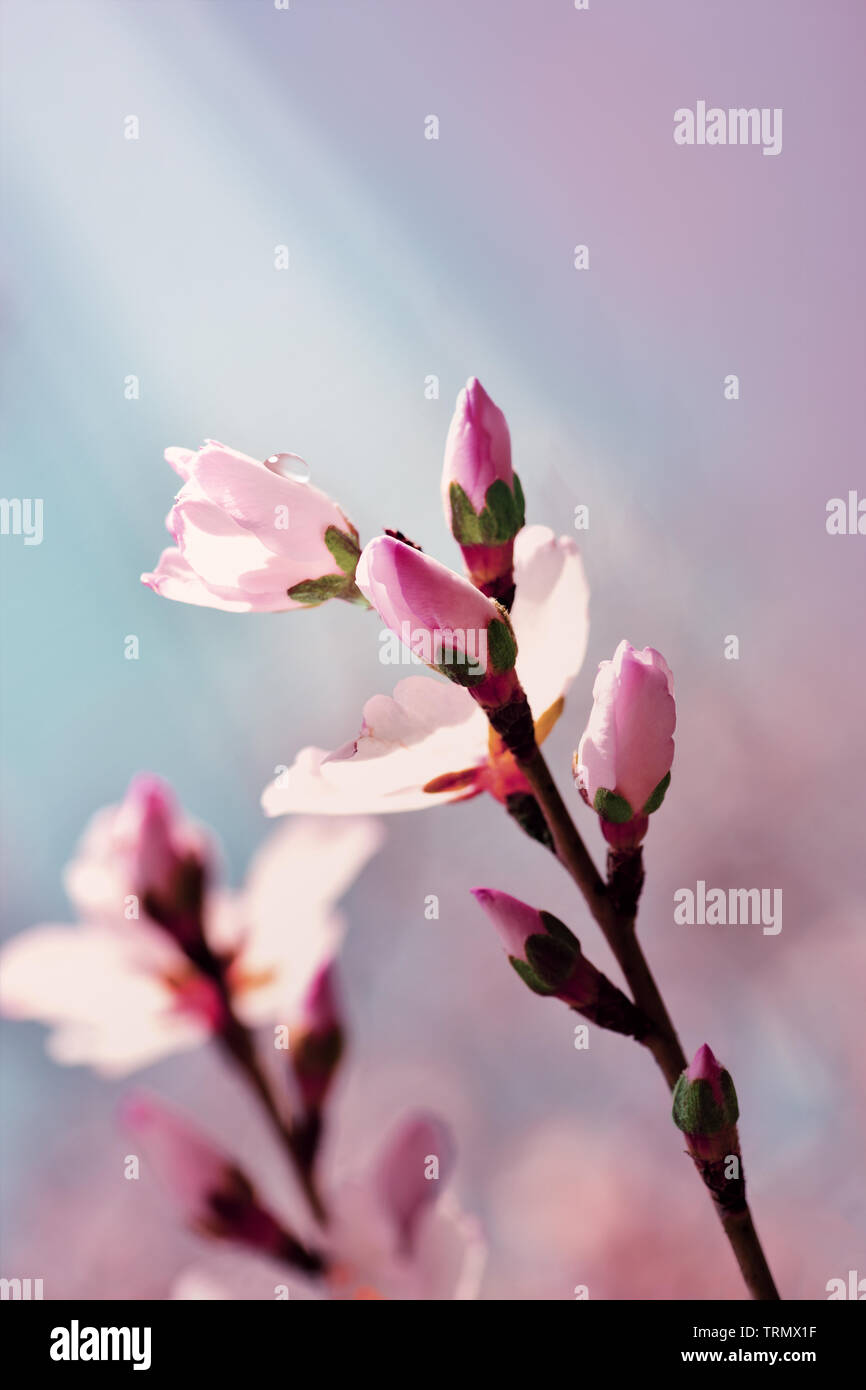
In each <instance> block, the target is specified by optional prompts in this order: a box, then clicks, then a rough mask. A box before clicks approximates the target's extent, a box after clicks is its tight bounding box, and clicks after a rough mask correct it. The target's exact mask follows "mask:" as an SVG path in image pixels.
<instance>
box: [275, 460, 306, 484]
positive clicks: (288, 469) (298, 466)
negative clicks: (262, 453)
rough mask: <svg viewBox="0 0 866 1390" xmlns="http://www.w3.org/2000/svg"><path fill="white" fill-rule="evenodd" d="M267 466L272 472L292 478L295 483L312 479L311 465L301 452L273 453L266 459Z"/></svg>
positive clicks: (282, 476)
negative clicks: (302, 456)
mask: <svg viewBox="0 0 866 1390" xmlns="http://www.w3.org/2000/svg"><path fill="white" fill-rule="evenodd" d="M265 467H266V468H269V469H270V470H271V472H272V473H279V475H280V477H281V478H291V479H292V481H293V482H295V483H308V482H309V481H310V465H309V464H308V463H307V462H305V460H304V459H302V458H301V456H300V454H271V456H270V457H269V458H266V459H265Z"/></svg>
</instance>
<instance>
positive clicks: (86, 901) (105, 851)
mask: <svg viewBox="0 0 866 1390" xmlns="http://www.w3.org/2000/svg"><path fill="white" fill-rule="evenodd" d="M214 862H215V849H214V846H213V844H212V842H211V840H210V838H209V837H208V835H207V832H206V831H205V830H204V829H203V827H201V826H199V825H197V824H195V822H193V821H191V820H190V819H189V818H188V817H187V816H185V815H184V814H183V812H182V811H181V809H180V808H179V807H178V805H177V802H176V800H175V797H174V793H173V792H172V790H171V788H170V787H169V786H168V785H167V783H165V782H163V781H162V780H161V779H160V778H158V777H153V776H150V775H142V776H139V777H135V778H133V780H132V782H131V783H130V786H129V790H128V791H127V793H126V796H125V797H124V799H123V801H122V802H121V803H120V805H118V806H106V807H105V808H104V809H103V810H101V811H98V812H97V813H96V815H95V816H93V817H92V819H91V821H90V823H89V825H88V826H87V828H86V830H85V832H84V835H83V836H82V838H81V841H80V843H79V846H78V849H77V851H76V854H75V857H74V859H73V860H72V861H71V863H70V864H69V865H68V866H67V868H66V871H65V873H64V885H65V888H66V891H67V893H68V895H69V897H70V899H71V901H72V902H73V903H74V905H75V907H76V909H77V910H78V913H79V914H80V916H82V917H86V918H87V919H88V920H91V921H104V922H109V923H111V922H113V923H116V924H117V923H123V922H124V921H125V920H127V919H128V917H129V916H130V913H131V912H135V913H136V914H138V913H139V911H141V912H150V913H156V914H158V915H159V917H160V920H163V919H164V918H166V917H171V918H173V919H181V918H183V917H189V916H190V915H192V914H194V913H195V912H196V911H197V909H198V908H199V906H200V901H199V900H200V898H201V894H202V891H203V888H204V884H205V881H206V880H207V878H208V877H209V876H210V874H211V873H212V870H213V868H214ZM178 925H179V928H180V929H181V930H182V928H183V925H184V924H183V922H180V921H179V922H178Z"/></svg>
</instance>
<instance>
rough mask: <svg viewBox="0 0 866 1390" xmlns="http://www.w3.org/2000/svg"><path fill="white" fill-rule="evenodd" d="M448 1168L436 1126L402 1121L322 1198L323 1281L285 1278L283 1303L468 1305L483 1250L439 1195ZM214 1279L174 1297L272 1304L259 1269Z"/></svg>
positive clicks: (195, 1282)
mask: <svg viewBox="0 0 866 1390" xmlns="http://www.w3.org/2000/svg"><path fill="white" fill-rule="evenodd" d="M453 1164H454V1145H453V1140H452V1138H451V1135H450V1132H449V1131H448V1129H447V1128H446V1127H445V1126H444V1125H443V1124H442V1123H441V1121H439V1120H437V1119H436V1118H435V1117H433V1116H428V1115H423V1114H418V1115H414V1116H409V1117H407V1118H406V1119H405V1120H404V1121H402V1122H401V1123H400V1124H399V1125H398V1126H397V1128H396V1129H395V1130H394V1131H393V1132H392V1134H391V1135H390V1136H389V1137H388V1139H387V1140H386V1141H385V1145H384V1147H383V1149H382V1150H381V1152H380V1154H379V1155H378V1157H377V1158H376V1159H375V1160H374V1162H373V1164H372V1165H370V1166H369V1167H366V1168H363V1169H362V1170H361V1172H360V1173H358V1174H357V1175H356V1176H353V1177H350V1178H348V1179H347V1180H343V1181H341V1182H338V1183H337V1184H336V1185H335V1186H334V1188H333V1190H332V1191H331V1192H329V1193H328V1195H327V1198H326V1201H327V1206H328V1210H329V1220H328V1224H327V1227H326V1229H325V1232H324V1236H323V1237H322V1239H323V1242H324V1243H323V1247H322V1254H323V1258H324V1262H325V1266H326V1270H325V1274H324V1277H323V1278H320V1279H316V1280H310V1279H303V1278H300V1277H297V1276H295V1277H294V1278H291V1277H290V1279H289V1281H288V1288H289V1291H290V1292H289V1296H290V1298H291V1299H292V1300H295V1299H297V1300H302V1299H322V1298H327V1299H332V1300H338V1301H345V1300H354V1301H358V1300H360V1301H370V1300H379V1299H388V1300H390V1299H398V1300H412V1301H415V1300H421V1299H430V1300H434V1301H443V1300H467V1299H475V1298H477V1297H478V1291H479V1287H480V1283H481V1278H482V1275H483V1273H484V1266H485V1260H486V1253H487V1252H486V1247H485V1243H484V1239H483V1237H482V1234H481V1231H480V1228H479V1225H478V1223H477V1221H475V1220H474V1218H472V1217H470V1216H467V1215H466V1214H465V1213H464V1212H463V1211H462V1210H461V1209H460V1207H459V1206H458V1204H457V1202H456V1201H455V1199H454V1198H453V1197H452V1195H451V1193H450V1192H447V1191H443V1189H444V1188H445V1187H446V1185H447V1183H448V1181H449V1177H450V1175H451V1170H452V1168H453ZM221 1276H222V1277H221V1282H220V1283H217V1282H216V1281H215V1279H214V1277H213V1276H212V1275H211V1274H210V1272H209V1271H208V1270H197V1271H195V1277H194V1278H190V1279H189V1280H186V1279H185V1280H184V1281H183V1283H182V1284H181V1285H180V1287H178V1288H177V1289H176V1291H175V1297H184V1298H193V1299H201V1298H206V1299H212V1298H224V1299H234V1298H239V1297H258V1298H272V1297H273V1276H272V1274H271V1272H270V1271H268V1272H267V1273H266V1272H265V1267H264V1264H263V1263H262V1269H261V1276H260V1278H258V1280H256V1281H254V1280H253V1279H251V1277H250V1270H249V1269H248V1268H244V1267H241V1266H240V1264H238V1265H237V1266H236V1269H235V1270H234V1271H233V1272H232V1273H231V1274H230V1275H229V1277H226V1271H225V1264H223V1269H222V1271H221ZM254 1284H257V1285H258V1287H257V1288H255V1287H254Z"/></svg>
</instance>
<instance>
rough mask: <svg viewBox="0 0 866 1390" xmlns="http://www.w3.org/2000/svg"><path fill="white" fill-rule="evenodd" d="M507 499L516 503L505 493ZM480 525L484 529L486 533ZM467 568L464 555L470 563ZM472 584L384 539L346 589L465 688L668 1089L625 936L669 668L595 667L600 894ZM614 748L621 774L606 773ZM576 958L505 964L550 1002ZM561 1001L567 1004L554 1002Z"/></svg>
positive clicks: (663, 1056)
mask: <svg viewBox="0 0 866 1390" xmlns="http://www.w3.org/2000/svg"><path fill="white" fill-rule="evenodd" d="M486 495H487V497H488V499H490V498H491V496H492V498H493V501H494V502H495V501H496V498H497V495H498V494H497V491H496V489H495V487H492V486H491V487H489V488H488V490H487V494H486ZM509 497H511V498H512V501H513V496H512V494H511V493H509ZM450 500H451V510H452V530H454V529H455V526H456V528H457V531H459V532H460V534H458V535H457V539H458V541H460V543H461V546H462V548H463V550H464V558H465V559H466V560H467V564H468V565H470V557H469V556H467V554H466V550H467V544H466V543H467V541H468V540H469V538H470V537H469V533H468V532H464V531H462V530H461V527H460V524H459V523H460V520H461V518H462V517H463V514H464V512H465V513H466V516H468V515H469V511H468V510H467V507H468V506H469V504H468V503H467V504H465V505H464V502H463V500H462V499H461V498H460V497H459V495H458V492H457V490H456V489H455V485H454V484H452V485H451V488H450ZM503 501H504V499H503ZM489 505H490V502H489V501H488V506H489ZM506 506H507V509H508V512H509V518H511V516H512V512H511V506H512V503H511V502H509V503H507V504H505V505H504V506H503V517H504V513H505V509H506ZM472 515H473V516H474V517H475V521H474V522H470V525H472V526H475V525H476V523H477V525H478V526H480V525H481V523H480V520H479V518H478V517H477V516H476V514H475V512H474V511H473V512H472ZM493 520H495V518H493ZM488 525H489V526H491V527H492V525H493V521H491V522H489V523H488ZM474 534H475V532H474V531H473V532H472V535H473V536H474ZM481 539H482V540H485V539H486V549H487V550H489V549H490V548H491V546H492V543H493V539H494V537H493V535H492V534H491V535H488V536H487V537H486V538H485V537H484V536H483V535H482V536H481ZM483 548H484V547H482V549H483ZM477 560H478V557H477V555H476V554H474V553H473V554H472V556H471V564H477ZM470 574H471V577H472V578H473V579H474V581H475V582H474V584H473V583H470V582H469V581H468V580H466V579H462V578H461V577H459V576H458V575H456V574H454V573H453V572H452V571H451V570H449V569H447V568H446V567H445V566H444V565H441V564H439V562H438V561H436V560H433V559H431V558H430V557H429V556H427V555H424V554H420V553H419V552H418V551H416V550H413V549H412V548H411V547H409V546H407V545H405V544H403V543H402V542H400V541H399V540H397V539H396V538H395V537H393V536H378V537H376V538H375V539H374V540H372V541H370V543H369V544H368V545H367V546H366V547H365V549H364V550H363V551H362V553H361V558H360V560H359V562H358V569H357V573H356V580H357V584H358V587H359V589H360V590H361V592H362V593H363V594H364V596H365V597H366V598H367V599H368V600H369V602H370V603H371V604H372V605H373V607H374V608H375V609H376V610H377V612H378V613H379V616H380V617H381V618H382V620H383V622H385V624H386V625H387V626H388V627H389V628H391V630H392V632H395V633H397V634H398V635H400V636H401V640H403V641H406V640H407V639H406V636H405V635H404V634H405V633H407V632H408V633H411V632H413V631H414V632H421V633H422V635H423V636H424V638H425V642H426V644H427V647H428V650H429V656H425V660H427V661H428V663H429V665H431V666H432V667H433V668H434V669H435V670H438V671H439V672H440V673H441V674H442V675H444V676H447V677H448V679H449V680H451V681H454V682H455V683H456V684H458V685H461V686H463V687H464V688H465V689H466V690H468V692H469V694H470V695H471V696H472V698H473V700H475V701H476V703H477V704H478V705H479V706H480V708H481V709H482V710H483V711H484V713H485V715H486V716H487V719H488V721H489V723H490V727H491V729H492V730H493V732H494V733H495V734H496V735H497V736H498V738H499V739H501V740H502V743H503V744H504V746H505V747H506V748H507V750H508V752H509V753H510V754H511V756H512V757H513V758H514V760H515V762H516V764H517V766H518V767H519V768H520V770H521V771H522V772H523V774H524V775H525V777H526V781H527V783H528V785H529V788H530V790H531V792H532V793H533V794H534V796H535V798H536V800H537V802H538V804H539V806H540V807H541V809H542V811H543V812H544V815H545V818H546V820H547V824H548V827H549V830H550V832H551V835H552V838H553V843H554V847H555V850H556V854H557V857H558V858H559V859H560V860H561V862H562V864H563V865H564V866H565V868H566V869H567V870H568V872H569V873H570V874H571V876H572V878H573V879H574V881H575V883H576V884H577V886H578V887H579V888H580V890H581V893H582V894H583V896H584V898H585V899H586V902H587V904H588V906H589V909H590V911H591V913H592V915H593V917H594V918H595V920H596V921H597V922H598V924H599V926H600V927H601V929H602V931H603V933H604V935H605V938H606V940H607V941H608V942H609V944H610V947H611V949H612V950H613V952H614V955H615V956H616V959H617V961H618V963H619V965H620V968H621V969H622V971H623V973H624V975H625V977H626V979H627V980H628V982H629V985H630V987H631V989H632V993H633V995H634V1002H635V1004H636V1005H637V1007H638V1009H639V1010H640V1012H641V1013H642V1014H643V1015H646V1017H647V1018H648V1019H649V1020H650V1022H651V1024H652V1028H651V1030H650V1031H649V1032H648V1033H647V1034H646V1036H645V1037H643V1038H642V1039H641V1040H642V1041H645V1042H646V1045H647V1047H649V1048H650V1050H651V1051H652V1053H653V1056H654V1057H655V1059H656V1062H657V1063H658V1065H659V1067H660V1069H661V1071H662V1073H663V1075H664V1077H665V1080H666V1082H667V1084H668V1087H669V1089H673V1088H674V1087H675V1086H676V1084H677V1082H678V1080H679V1078H680V1076H681V1075H682V1074H683V1072H684V1071H685V1067H686V1057H685V1054H684V1052H683V1049H682V1046H681V1045H680V1042H679V1039H678V1037H677V1034H676V1030H675V1029H674V1026H673V1023H672V1022H671V1018H670V1014H669V1013H668V1010H667V1008H666V1006H665V1003H664V1000H663V999H662V996H661V993H660V991H659V989H658V986H657V985H656V983H655V980H654V979H653V976H652V973H651V971H650V968H649V966H648V964H647V962H646V959H645V957H644V954H643V951H642V950H641V947H640V945H639V943H638V940H637V933H636V931H635V916H636V911H637V897H638V894H639V892H640V887H641V884H642V881H643V871H642V866H641V864H640V859H639V857H638V854H639V846H640V842H641V840H642V839H643V837H644V835H645V834H646V831H647V828H648V826H649V816H650V815H651V814H652V813H653V812H654V811H656V810H657V809H658V808H659V806H660V805H661V803H662V801H663V800H664V795H665V792H666V790H667V787H668V783H669V782H670V766H671V762H672V759H673V739H672V734H673V730H674V726H675V723H676V711H675V705H674V700H673V689H672V678H671V673H670V670H669V669H668V666H667V663H666V662H665V661H664V659H663V657H661V656H660V655H659V653H658V652H655V651H653V649H652V648H646V649H644V651H642V652H635V651H634V649H633V648H632V647H631V646H630V645H629V644H628V643H627V642H623V643H621V644H620V646H619V648H618V649H617V652H616V655H615V657H614V660H613V661H612V662H604V663H602V667H601V669H600V671H599V676H598V678H597V680H596V685H595V689H594V692H593V695H594V704H593V711H592V715H591V717H590V722H589V725H588V727H587V730H586V732H585V734H584V736H583V738H582V739H581V743H580V747H579V749H578V753H577V755H576V765H577V772H578V785H579V787H580V790H581V792H582V794H583V795H584V798H585V799H586V800H587V801H588V802H589V803H590V804H591V805H592V806H593V808H594V809H595V810H596V811H597V813H598V815H599V818H600V820H601V824H602V830H603V832H604V834H605V837H606V839H607V840H608V843H609V844H610V845H611V846H612V848H613V849H614V851H615V852H616V853H615V857H614V858H613V859H612V860H611V864H610V869H611V880H612V881H611V883H610V884H605V883H604V881H603V880H602V878H601V875H600V874H599V872H598V870H597V868H596V867H595V864H594V862H593V860H592V858H591V856H590V854H589V852H588V851H587V849H586V846H585V845H584V843H583V840H582V839H581V837H580V835H579V833H578V831H577V828H576V826H575V825H574V822H573V821H572V818H571V816H570V815H569V813H568V811H567V809H566V807H565V803H564V802H563V800H562V797H561V796H560V794H559V791H558V789H557V787H556V784H555V782H554V780H553V777H552V776H551V774H550V770H549V768H548V766H547V763H546V762H545V760H544V757H543V755H542V754H541V752H540V750H539V748H538V744H537V740H536V732H535V721H534V719H533V715H532V710H531V709H530V705H529V701H528V699H527V697H526V693H525V691H524V689H523V686H522V684H521V682H520V680H519V678H518V675H517V671H516V661H517V642H516V638H515V635H514V629H513V626H512V624H511V620H510V617H509V614H508V612H507V611H506V609H505V607H503V605H502V604H501V603H498V602H496V600H495V599H493V598H491V597H490V596H489V594H487V593H484V592H483V591H482V590H481V589H480V588H479V587H477V586H478V574H477V573H473V572H472V569H471V568H470ZM469 633H474V634H475V635H476V637H477V638H480V637H483V641H481V640H477V641H473V643H472V651H473V652H475V653H476V654H477V653H479V652H482V651H483V657H481V659H477V657H476V659H474V660H472V661H470V660H469V659H468V658H469V654H470V648H469V641H468V634H469ZM618 748H619V750H620V754H621V757H620V761H621V762H622V764H623V766H622V768H618V767H616V766H614V765H613V764H614V763H615V762H616V752H617V749H618ZM554 920H555V919H554ZM566 930H567V929H566ZM530 942H531V944H530ZM575 948H576V943H570V942H568V941H567V940H564V939H563V938H562V936H561V934H559V933H557V932H556V931H554V932H550V930H549V927H547V928H544V929H543V930H542V931H541V932H537V933H532V934H531V936H530V938H529V940H528V941H527V952H528V960H523V958H522V957H516V958H514V960H513V963H514V964H515V969H518V971H519V973H524V970H523V967H526V969H527V970H528V972H529V973H528V974H525V975H524V978H526V981H527V983H528V984H530V986H531V987H533V988H535V987H536V986H537V985H539V984H540V986H541V989H540V992H542V993H545V992H546V993H559V985H560V984H561V983H562V982H563V980H567V979H569V978H570V972H571V971H572V970H575V971H576V970H577V965H576V960H577V957H576V955H575ZM577 949H578V950H579V948H577ZM533 953H534V954H533ZM517 962H521V963H520V964H518V963H517ZM560 973H561V976H562V978H560ZM560 997H564V996H563V995H562V994H561V993H560ZM625 1031H630V1030H625ZM705 1181H706V1177H705ZM742 1204H743V1205H742V1208H738V1209H737V1210H736V1211H735V1212H732V1211H731V1210H730V1209H729V1208H728V1207H726V1206H725V1205H723V1204H719V1203H718V1202H717V1209H718V1210H719V1212H720V1215H721V1217H722V1225H723V1227H724V1229H725V1232H726V1234H728V1238H729V1240H730V1242H731V1245H732V1248H733V1250H734V1253H735V1255H736V1256H737V1258H738V1261H739V1264H740V1269H741V1272H742V1274H743V1277H744V1279H745V1280H746V1284H747V1287H748V1288H749V1291H750V1292H751V1294H752V1296H753V1297H754V1298H760V1299H776V1298H778V1296H779V1295H778V1293H777V1291H776V1288H775V1285H774V1283H773V1281H772V1278H771V1277H770V1275H769V1269H768V1268H767V1264H766V1260H765V1258H764V1256H763V1252H762V1251H761V1248H760V1244H759V1242H758V1238H757V1235H756V1233H755V1230H754V1226H753V1224H752V1223H751V1218H750V1217H748V1207H747V1206H746V1205H745V1189H744V1188H743V1189H742ZM732 1221H733V1222H734V1225H733V1226H732V1225H731V1222H732Z"/></svg>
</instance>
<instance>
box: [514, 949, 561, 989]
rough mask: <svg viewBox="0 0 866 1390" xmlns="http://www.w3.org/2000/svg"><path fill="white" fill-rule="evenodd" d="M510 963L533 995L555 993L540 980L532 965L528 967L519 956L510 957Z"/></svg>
mask: <svg viewBox="0 0 866 1390" xmlns="http://www.w3.org/2000/svg"><path fill="white" fill-rule="evenodd" d="M508 960H509V963H510V964H511V965H513V966H514V969H515V970H516V971H517V973H518V975H519V976H520V978H521V980H522V981H523V983H524V984H525V985H528V986H529V988H530V989H531V990H532V993H533V994H553V993H554V992H555V991H554V990H552V989H550V988H548V986H547V985H545V984H544V983H543V981H542V980H540V979H539V978H538V976H537V975H536V973H535V971H534V970H533V968H532V966H531V965H527V963H526V961H525V960H521V959H520V957H519V956H509V957H508Z"/></svg>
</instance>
